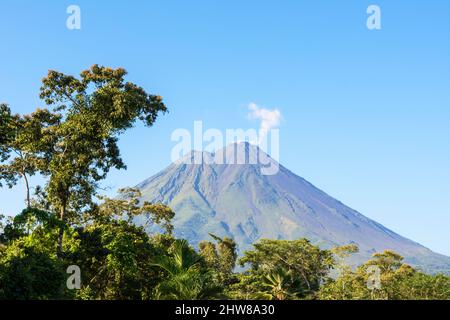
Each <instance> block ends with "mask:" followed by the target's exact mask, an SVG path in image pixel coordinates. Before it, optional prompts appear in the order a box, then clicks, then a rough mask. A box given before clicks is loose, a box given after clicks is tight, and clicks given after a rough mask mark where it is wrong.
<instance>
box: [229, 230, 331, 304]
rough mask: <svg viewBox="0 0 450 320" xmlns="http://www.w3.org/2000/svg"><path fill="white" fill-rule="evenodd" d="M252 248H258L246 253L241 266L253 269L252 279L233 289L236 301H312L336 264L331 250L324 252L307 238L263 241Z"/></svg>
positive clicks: (249, 273)
mask: <svg viewBox="0 0 450 320" xmlns="http://www.w3.org/2000/svg"><path fill="white" fill-rule="evenodd" d="M253 246H254V248H255V249H254V250H252V251H246V252H245V253H244V256H243V257H242V258H241V259H240V260H239V264H240V265H241V266H244V265H246V264H248V265H249V266H250V270H249V271H248V274H247V275H249V276H250V277H247V278H246V279H245V280H246V281H245V282H244V286H242V285H241V284H237V285H235V286H234V289H233V290H234V295H235V297H237V298H241V297H248V296H256V297H261V296H264V297H266V298H267V297H270V299H279V298H283V299H288V298H294V297H296V298H313V297H314V294H315V293H316V292H317V291H318V290H319V288H320V284H321V282H322V281H323V280H324V279H325V278H326V276H327V275H328V273H329V271H330V269H331V268H332V267H333V265H334V259H333V257H332V253H331V252H330V251H328V250H321V249H320V248H319V247H317V246H314V245H312V244H311V243H310V242H309V241H308V240H306V239H300V240H294V241H287V240H269V239H262V240H260V241H259V242H258V243H256V244H254V245H253ZM248 280H251V281H252V282H250V283H249V282H248Z"/></svg>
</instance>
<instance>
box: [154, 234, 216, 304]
mask: <svg viewBox="0 0 450 320" xmlns="http://www.w3.org/2000/svg"><path fill="white" fill-rule="evenodd" d="M201 259H202V258H201V256H199V255H198V254H197V253H196V252H195V251H194V250H193V249H192V248H191V247H190V246H189V244H188V242H187V241H186V240H184V239H183V240H176V241H175V242H174V243H173V245H172V254H171V255H169V256H160V257H158V258H157V259H156V261H155V262H154V263H152V265H153V266H155V267H159V268H161V269H163V270H165V271H166V272H167V274H168V277H167V279H166V280H165V281H163V282H161V283H160V284H159V285H158V286H157V288H156V294H155V298H156V299H162V300H199V299H207V298H211V297H217V296H218V293H219V292H220V291H221V290H220V288H219V287H218V286H215V285H213V284H212V282H211V281H210V280H211V273H210V272H209V271H206V272H203V270H201V265H200V262H201Z"/></svg>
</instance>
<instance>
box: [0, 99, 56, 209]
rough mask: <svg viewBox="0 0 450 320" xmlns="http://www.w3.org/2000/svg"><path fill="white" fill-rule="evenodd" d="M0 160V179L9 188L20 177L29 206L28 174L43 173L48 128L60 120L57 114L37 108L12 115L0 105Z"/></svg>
mask: <svg viewBox="0 0 450 320" xmlns="http://www.w3.org/2000/svg"><path fill="white" fill-rule="evenodd" d="M0 119H1V120H0V131H1V134H2V139H1V141H0V145H1V147H0V160H1V162H5V161H7V160H9V162H8V163H7V164H5V163H2V164H0V187H1V181H2V180H3V181H5V182H6V184H7V185H8V187H10V188H12V187H13V186H14V185H15V184H16V183H17V181H18V179H19V178H22V179H23V181H24V185H25V190H26V203H27V207H28V208H29V207H31V198H30V183H29V177H30V176H33V175H34V174H36V173H37V172H40V173H45V172H46V170H45V163H46V159H48V152H46V151H48V147H49V142H50V141H51V138H50V137H49V132H48V131H47V128H48V127H49V126H52V125H55V124H57V123H58V122H59V120H60V117H59V116H58V115H53V114H52V113H50V112H49V111H48V110H41V109H37V110H36V111H35V112H33V113H32V114H30V115H25V116H19V115H12V114H11V111H10V110H9V107H8V106H6V105H1V106H0Z"/></svg>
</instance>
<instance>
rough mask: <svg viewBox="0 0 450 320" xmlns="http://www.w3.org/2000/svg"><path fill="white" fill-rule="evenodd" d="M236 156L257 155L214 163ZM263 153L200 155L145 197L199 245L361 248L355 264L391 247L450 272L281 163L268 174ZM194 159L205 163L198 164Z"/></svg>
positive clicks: (235, 149)
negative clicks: (257, 159) (303, 243)
mask: <svg viewBox="0 0 450 320" xmlns="http://www.w3.org/2000/svg"><path fill="white" fill-rule="evenodd" d="M234 153H236V154H240V153H244V154H246V155H250V156H247V157H246V158H245V159H247V161H244V162H243V163H242V164H220V163H219V164H217V163H214V161H211V159H213V158H216V157H217V155H218V154H220V155H225V156H227V157H228V156H230V155H231V156H232V155H233V154H234ZM259 153H263V151H262V150H260V149H259V148H258V147H257V146H254V145H252V144H249V143H239V144H232V145H229V146H227V147H226V148H224V149H222V150H220V151H218V152H217V153H215V154H213V153H209V152H196V151H193V152H191V153H190V154H188V155H187V156H185V157H184V158H183V159H181V160H179V161H177V162H175V163H173V164H171V165H170V166H169V167H167V168H166V169H164V170H163V171H161V172H159V173H157V174H156V175H154V176H152V177H150V178H148V179H146V180H145V181H143V182H142V183H140V184H139V185H138V186H137V188H138V189H140V190H141V192H142V199H141V200H143V201H149V202H153V203H163V204H166V205H168V206H170V207H171V208H172V209H173V210H174V211H175V212H176V217H175V219H174V221H173V222H174V226H175V235H176V236H177V237H180V238H184V239H187V240H188V241H189V242H190V243H191V244H192V245H193V246H197V244H198V243H199V242H200V241H201V240H210V236H209V233H213V234H215V235H218V236H221V237H223V236H228V237H230V238H233V239H234V240H235V241H236V242H237V244H238V246H239V252H240V253H242V252H243V251H244V250H248V249H250V248H251V245H252V243H254V242H255V241H257V240H259V239H261V238H269V239H286V240H292V239H298V238H307V239H309V240H310V241H311V242H312V243H314V244H316V245H319V246H320V247H322V248H331V247H333V246H339V245H345V244H356V245H358V247H359V250H360V251H359V253H357V254H355V255H354V256H353V257H352V258H350V260H349V263H350V264H352V265H354V266H355V265H358V264H360V263H363V262H365V261H366V260H368V259H369V258H370V257H371V256H372V254H373V253H375V252H380V251H384V250H388V249H389V250H394V251H396V252H398V253H400V254H401V255H403V256H404V257H405V261H406V262H407V263H409V264H411V265H413V266H415V267H418V268H420V269H422V270H423V271H425V272H430V273H437V272H445V273H448V271H449V270H450V257H447V256H444V255H440V254H438V253H435V252H433V251H431V250H429V249H428V248H426V247H424V246H422V245H420V244H419V243H416V242H414V241H412V240H409V239H407V238H405V237H402V236H401V235H399V234H397V233H395V232H393V231H392V230H389V229H388V228H386V227H384V226H383V225H381V224H380V223H377V222H375V221H373V220H371V219H369V218H367V217H365V216H364V215H362V214H361V213H359V212H357V211H356V210H353V209H351V208H349V207H348V206H346V205H344V204H343V203H341V202H340V201H338V200H336V199H334V198H333V197H331V196H330V195H328V194H326V193H325V192H323V191H322V190H319V189H318V188H316V187H315V186H314V185H312V184H311V183H309V182H308V181H306V180H305V179H303V178H301V177H299V176H297V175H296V174H294V173H292V172H291V171H289V170H288V169H286V168H285V167H283V166H282V165H279V170H278V172H277V173H276V174H273V175H264V174H263V172H262V171H263V170H261V165H260V164H255V163H254V161H250V159H251V158H252V156H251V155H252V154H259ZM264 156H265V157H268V158H270V157H269V156H268V155H267V154H265V153H264ZM194 158H195V159H199V158H200V159H203V160H204V161H203V162H202V163H200V164H192V163H191V161H190V160H193V159H194ZM270 159H271V158H270ZM271 161H273V162H275V160H273V159H271ZM277 164H278V163H277ZM138 223H139V221H138ZM149 231H151V230H149Z"/></svg>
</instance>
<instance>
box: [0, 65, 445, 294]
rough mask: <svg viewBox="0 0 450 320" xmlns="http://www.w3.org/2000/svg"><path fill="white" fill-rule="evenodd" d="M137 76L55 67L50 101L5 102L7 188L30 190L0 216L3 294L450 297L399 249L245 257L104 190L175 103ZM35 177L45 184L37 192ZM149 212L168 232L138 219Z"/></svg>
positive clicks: (256, 252) (304, 247) (258, 251)
mask: <svg viewBox="0 0 450 320" xmlns="http://www.w3.org/2000/svg"><path fill="white" fill-rule="evenodd" d="M125 76H126V71H125V70H124V69H121V68H118V69H111V68H107V67H102V66H98V65H94V66H92V67H91V68H90V69H88V70H85V71H83V72H81V74H80V76H79V77H74V76H70V75H66V74H63V73H60V72H57V71H49V73H48V75H47V76H46V77H45V78H44V79H43V80H42V86H41V90H40V98H41V99H42V100H43V101H44V102H45V104H46V107H45V108H42V109H37V110H36V111H34V112H33V113H31V114H27V115H18V114H15V113H13V112H12V110H11V108H10V107H9V106H8V105H6V104H2V105H0V190H1V188H11V187H13V186H15V185H16V184H17V183H18V182H19V181H22V183H21V185H23V186H24V190H23V193H24V198H25V203H24V209H23V211H22V212H17V213H15V216H13V217H6V216H2V215H0V299H6V300H10V299H102V300H150V299H170V300H173V299H187V300H196V299H267V300H294V299H296V300H297V299H325V300H352V299H450V278H448V277H446V276H444V275H429V274H426V273H423V272H421V271H420V270H416V269H414V268H413V267H411V266H409V265H407V264H405V263H404V262H403V258H402V257H401V256H400V255H399V254H397V253H395V252H392V251H385V252H380V253H376V254H374V255H373V258H372V259H371V260H369V261H367V262H366V263H365V264H363V265H361V266H359V267H358V268H351V267H349V266H347V265H346V263H345V261H346V258H347V257H348V256H349V255H351V254H354V253H356V252H357V251H358V248H357V247H356V246H354V245H348V246H343V247H336V248H332V249H328V250H326V249H323V248H320V247H318V246H315V245H314V244H312V243H311V242H310V241H308V240H306V239H298V240H293V241H287V240H270V239H262V240H260V241H258V242H256V243H254V245H253V249H252V250H250V251H246V252H243V253H242V254H241V255H240V256H239V255H238V248H237V245H236V243H235V242H234V241H233V239H230V238H226V237H225V238H220V237H217V236H216V235H213V234H211V237H210V239H205V240H204V241H203V242H201V243H200V244H199V246H198V248H193V247H192V246H191V245H189V243H188V242H187V241H186V240H184V239H177V238H176V237H175V236H174V233H173V231H174V227H173V225H172V220H173V218H174V216H175V214H176V213H175V212H173V211H172V210H171V209H170V208H169V207H167V206H164V205H162V204H154V203H141V202H140V201H139V198H140V193H139V190H136V189H122V190H120V192H119V195H118V196H117V197H115V198H112V199H111V198H106V197H104V196H101V195H100V187H101V182H102V181H103V180H104V179H105V178H106V177H107V175H108V172H109V171H110V170H111V169H126V165H125V163H124V162H123V160H122V158H121V156H120V150H119V147H118V139H119V137H120V135H121V134H123V133H124V132H125V131H126V130H127V129H129V128H131V127H132V126H133V125H134V124H135V123H136V122H137V121H142V122H144V124H145V125H147V126H151V125H152V124H153V123H154V122H155V121H156V120H157V118H158V117H159V116H160V115H162V114H164V113H165V112H166V111H167V108H166V106H165V104H164V103H163V100H162V98H161V97H160V96H158V95H152V94H149V93H147V92H146V91H145V90H144V89H143V88H141V87H139V86H138V85H136V84H134V83H131V82H126V80H125ZM34 176H37V177H39V180H40V181H43V183H42V184H41V185H40V186H37V187H33V188H32V187H31V184H30V178H32V177H34ZM0 210H1V204H0ZM138 216H139V217H145V218H146V219H147V223H146V225H147V226H149V225H156V226H159V228H154V229H158V230H160V232H157V233H153V234H151V233H150V234H149V233H147V232H146V231H145V230H147V229H144V227H140V226H137V225H135V224H134V223H133V221H134V219H135V218H136V217H138ZM73 266H76V267H77V268H78V269H79V270H80V282H79V283H78V284H77V281H76V280H75V282H74V283H75V288H74V287H73V286H71V285H70V284H73V283H72V273H71V272H69V273H68V271H69V270H71V267H73Z"/></svg>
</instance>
